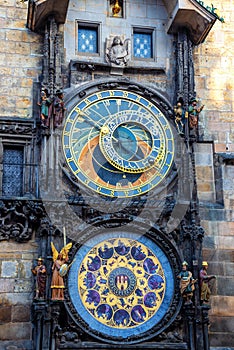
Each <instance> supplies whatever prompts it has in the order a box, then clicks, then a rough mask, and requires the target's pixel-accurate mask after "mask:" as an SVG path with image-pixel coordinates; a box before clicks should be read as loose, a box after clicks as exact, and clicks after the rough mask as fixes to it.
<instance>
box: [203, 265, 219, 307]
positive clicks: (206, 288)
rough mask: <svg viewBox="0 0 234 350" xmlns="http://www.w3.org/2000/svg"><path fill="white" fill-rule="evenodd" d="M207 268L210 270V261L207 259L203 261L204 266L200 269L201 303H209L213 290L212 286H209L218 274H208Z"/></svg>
mask: <svg viewBox="0 0 234 350" xmlns="http://www.w3.org/2000/svg"><path fill="white" fill-rule="evenodd" d="M207 270H208V263H207V261H203V262H202V268H201V270H200V274H199V277H200V288H201V297H200V300H201V303H203V302H205V303H208V302H209V300H210V295H211V291H210V287H209V281H210V280H212V279H214V278H216V276H214V275H208V274H207Z"/></svg>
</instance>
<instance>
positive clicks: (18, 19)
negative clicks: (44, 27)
mask: <svg viewBox="0 0 234 350" xmlns="http://www.w3.org/2000/svg"><path fill="white" fill-rule="evenodd" d="M27 7H28V5H27V2H25V3H23V2H20V1H17V0H3V1H1V2H0V82H1V90H0V116H1V117H17V118H31V117H32V86H33V81H35V80H37V79H38V75H39V74H41V45H40V40H41V37H40V35H38V34H35V33H32V32H31V31H29V30H28V29H27V28H26V18H27Z"/></svg>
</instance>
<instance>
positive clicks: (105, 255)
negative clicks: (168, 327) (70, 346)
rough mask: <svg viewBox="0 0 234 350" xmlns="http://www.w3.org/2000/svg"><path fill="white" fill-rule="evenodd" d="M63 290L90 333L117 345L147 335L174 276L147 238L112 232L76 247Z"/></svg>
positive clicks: (156, 322)
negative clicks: (110, 340)
mask: <svg viewBox="0 0 234 350" xmlns="http://www.w3.org/2000/svg"><path fill="white" fill-rule="evenodd" d="M68 289H69V294H70V299H71V302H72V304H73V305H74V308H75V310H76V312H77V313H78V315H79V317H80V318H81V319H82V320H83V321H84V322H85V323H86V324H88V325H89V328H90V331H91V333H92V332H93V333H94V334H95V333H96V332H95V331H98V334H99V336H101V337H104V338H108V337H111V338H112V340H114V341H116V342H121V341H126V339H127V338H128V339H129V340H130V339H134V338H135V337H141V336H142V337H147V332H148V331H149V330H150V329H152V328H153V327H155V326H156V325H160V322H162V320H163V318H164V316H165V314H166V313H167V312H168V309H169V307H170V304H171V302H172V299H173V295H174V275H173V272H172V268H171V266H170V263H169V261H168V258H167V256H166V255H165V253H164V252H163V251H162V249H161V248H160V247H159V246H158V245H157V244H155V243H154V242H153V241H152V240H150V239H148V238H147V237H144V236H140V235H137V234H134V233H123V232H121V233H117V232H112V233H106V234H100V235H97V236H95V237H93V238H92V239H90V241H88V242H86V244H85V245H83V246H82V247H81V248H80V250H79V251H78V252H77V254H76V256H75V260H74V263H73V264H72V266H71V269H70V272H69V277H68Z"/></svg>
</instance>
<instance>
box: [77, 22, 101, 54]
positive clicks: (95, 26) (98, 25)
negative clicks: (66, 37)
mask: <svg viewBox="0 0 234 350" xmlns="http://www.w3.org/2000/svg"><path fill="white" fill-rule="evenodd" d="M79 27H82V28H85V27H86V28H87V29H94V30H96V32H97V52H81V51H79V49H78V46H79V43H78V32H79ZM75 51H76V55H77V56H85V57H87V56H91V57H100V55H101V22H90V21H84V20H78V19H77V20H76V46H75Z"/></svg>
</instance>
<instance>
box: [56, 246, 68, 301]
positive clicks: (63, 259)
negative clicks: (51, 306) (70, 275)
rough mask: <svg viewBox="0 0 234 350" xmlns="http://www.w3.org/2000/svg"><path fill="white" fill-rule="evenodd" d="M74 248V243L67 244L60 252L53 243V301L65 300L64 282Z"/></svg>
mask: <svg viewBox="0 0 234 350" xmlns="http://www.w3.org/2000/svg"><path fill="white" fill-rule="evenodd" d="M71 247H72V243H68V244H66V245H65V246H64V247H63V248H62V249H61V251H60V253H59V252H58V251H57V249H56V248H55V246H54V244H53V242H51V249H52V253H53V262H54V263H53V266H52V273H53V274H52V281H51V289H52V296H51V299H52V300H64V288H65V287H64V281H63V277H64V276H65V275H66V273H67V271H68V268H69V267H68V265H67V262H68V253H69V250H70V249H71Z"/></svg>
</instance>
